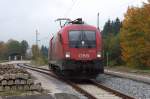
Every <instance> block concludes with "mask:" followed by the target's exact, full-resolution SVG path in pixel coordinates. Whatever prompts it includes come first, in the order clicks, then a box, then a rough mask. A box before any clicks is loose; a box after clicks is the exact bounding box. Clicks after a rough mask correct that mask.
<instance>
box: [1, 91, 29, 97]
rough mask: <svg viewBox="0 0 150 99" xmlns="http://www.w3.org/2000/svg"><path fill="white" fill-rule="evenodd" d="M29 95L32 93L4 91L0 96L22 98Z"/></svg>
mask: <svg viewBox="0 0 150 99" xmlns="http://www.w3.org/2000/svg"><path fill="white" fill-rule="evenodd" d="M29 93H31V92H27V91H4V92H0V96H22V95H26V94H29Z"/></svg>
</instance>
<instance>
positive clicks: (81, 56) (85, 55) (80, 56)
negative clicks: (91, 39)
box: [78, 54, 90, 58]
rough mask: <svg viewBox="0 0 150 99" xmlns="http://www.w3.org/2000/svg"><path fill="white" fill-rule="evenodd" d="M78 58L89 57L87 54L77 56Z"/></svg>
mask: <svg viewBox="0 0 150 99" xmlns="http://www.w3.org/2000/svg"><path fill="white" fill-rule="evenodd" d="M78 57H79V58H89V57H90V55H89V54H79V55H78Z"/></svg>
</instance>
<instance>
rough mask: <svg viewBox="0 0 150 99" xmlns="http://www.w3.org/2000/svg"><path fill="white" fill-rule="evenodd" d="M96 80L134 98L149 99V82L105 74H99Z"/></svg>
mask: <svg viewBox="0 0 150 99" xmlns="http://www.w3.org/2000/svg"><path fill="white" fill-rule="evenodd" d="M96 80H97V81H98V82H100V83H102V84H104V85H106V86H108V87H110V88H113V89H116V90H118V91H121V92H122V93H125V94H127V95H130V96H133V97H135V98H136V99H150V85H149V84H146V83H142V82H137V81H134V80H131V79H126V78H120V77H116V76H112V75H106V74H100V75H99V76H98V77H97V78H96Z"/></svg>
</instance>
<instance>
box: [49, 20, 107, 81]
mask: <svg viewBox="0 0 150 99" xmlns="http://www.w3.org/2000/svg"><path fill="white" fill-rule="evenodd" d="M80 21H82V20H77V22H76V23H72V24H68V25H66V26H64V27H63V28H61V30H60V31H59V32H58V33H57V34H56V35H55V36H54V37H53V38H52V39H51V40H50V48H49V67H50V68H51V69H52V70H54V71H59V72H60V73H61V74H62V75H63V76H65V77H68V78H85V79H89V78H95V77H96V76H97V75H98V74H99V73H103V72H104V69H103V65H102V37H101V33H100V31H99V30H98V29H97V28H95V27H93V26H90V25H86V24H83V22H80Z"/></svg>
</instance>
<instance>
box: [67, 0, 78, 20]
mask: <svg viewBox="0 0 150 99" xmlns="http://www.w3.org/2000/svg"><path fill="white" fill-rule="evenodd" d="M77 1H78V0H72V2H73V3H72V5H71V6H70V7H69V8H68V9H67V11H66V12H65V14H64V17H68V15H69V14H70V12H71V11H72V9H73V8H74V6H75V4H76V3H77Z"/></svg>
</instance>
